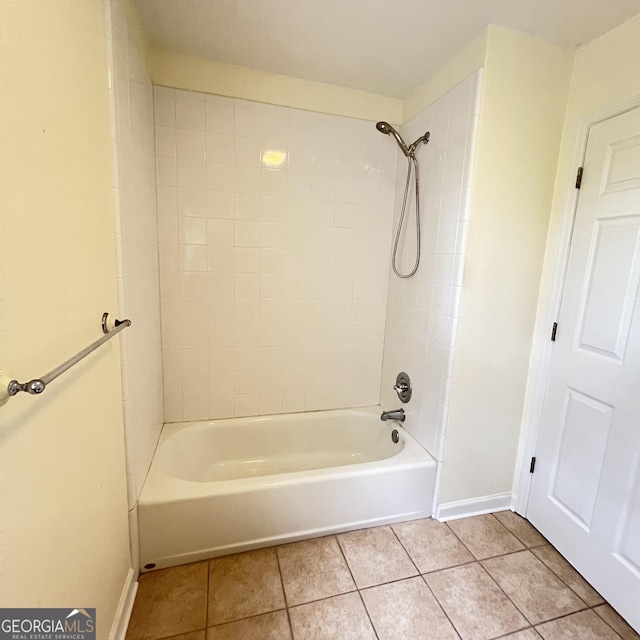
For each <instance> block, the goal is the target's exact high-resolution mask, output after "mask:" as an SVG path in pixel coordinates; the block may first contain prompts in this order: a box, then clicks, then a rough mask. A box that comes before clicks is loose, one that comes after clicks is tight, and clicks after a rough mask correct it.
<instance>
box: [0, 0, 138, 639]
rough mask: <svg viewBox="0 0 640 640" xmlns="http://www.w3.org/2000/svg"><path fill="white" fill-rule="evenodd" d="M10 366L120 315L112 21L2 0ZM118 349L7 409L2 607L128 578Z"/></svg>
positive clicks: (68, 603)
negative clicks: (108, 46)
mask: <svg viewBox="0 0 640 640" xmlns="http://www.w3.org/2000/svg"><path fill="white" fill-rule="evenodd" d="M0 8H1V12H2V13H1V15H0V22H1V23H2V30H3V33H2V50H1V60H0V68H2V76H1V83H2V86H1V87H0V96H1V100H2V103H1V111H0V117H1V138H0V148H1V149H2V157H1V165H0V175H1V176H2V185H1V190H0V193H1V196H0V228H1V229H2V233H1V234H0V260H1V265H0V299H1V301H2V302H1V305H0V367H1V368H2V369H3V370H5V371H6V372H7V373H9V374H10V375H11V376H13V377H16V378H18V379H19V380H20V381H23V380H29V379H30V378H31V377H33V376H37V375H42V374H44V373H45V372H46V371H48V370H49V369H51V368H53V367H54V366H56V365H58V364H59V363H60V362H62V361H63V360H65V359H66V358H67V357H69V356H71V355H72V354H74V353H75V352H76V351H79V350H80V349H81V348H82V347H84V346H85V345H86V344H88V343H89V342H91V341H92V340H94V339H96V338H97V337H99V335H100V326H99V324H100V316H101V314H102V312H103V311H112V312H113V313H116V312H117V309H116V287H115V284H116V274H115V258H114V246H113V245H114V243H113V221H112V204H111V189H110V168H109V116H108V98H107V89H108V87H107V73H106V56H105V41H104V35H105V25H104V9H103V5H102V3H101V2H100V1H98V0H59V1H57V2H55V3H48V2H41V1H40V0H20V2H11V1H9V0H2V2H1V4H0ZM117 342H118V338H115V339H114V340H113V341H112V342H110V343H108V344H107V345H105V346H103V347H101V349H100V351H98V352H96V353H95V354H93V355H92V356H90V357H88V358H87V359H86V360H85V361H84V362H83V363H82V364H80V365H78V366H77V367H76V368H74V369H73V370H72V371H69V372H68V373H66V374H65V375H64V377H61V378H59V379H57V380H55V381H54V382H53V383H52V384H51V386H50V387H49V388H48V389H47V390H46V391H45V392H44V394H43V396H42V397H30V396H27V395H26V394H19V396H17V397H15V398H12V399H10V401H9V402H8V404H6V405H5V406H3V407H1V408H0V470H1V471H0V473H1V479H0V480H1V482H0V513H1V518H0V563H1V567H0V575H1V576H2V583H1V585H0V604H1V606H13V607H33V606H45V607H75V606H83V607H96V608H97V615H98V637H99V638H106V637H107V636H108V635H109V632H110V628H111V624H112V622H113V618H114V615H115V612H116V608H117V606H118V603H119V599H120V597H121V593H122V590H123V587H124V585H125V580H126V579H127V575H128V571H129V541H128V535H127V498H126V488H125V468H124V451H123V446H124V442H123V426H122V397H121V390H120V369H119V366H120V358H119V350H118V345H117Z"/></svg>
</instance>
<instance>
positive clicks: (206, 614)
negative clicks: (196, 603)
mask: <svg viewBox="0 0 640 640" xmlns="http://www.w3.org/2000/svg"><path fill="white" fill-rule="evenodd" d="M210 581H211V560H208V561H207V590H206V592H205V596H206V600H205V603H204V624H205V629H208V628H209V582H210ZM208 635H209V632H208V631H206V630H205V634H204V637H205V640H207V636H208Z"/></svg>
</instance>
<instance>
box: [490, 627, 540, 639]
mask: <svg viewBox="0 0 640 640" xmlns="http://www.w3.org/2000/svg"><path fill="white" fill-rule="evenodd" d="M540 638H541V636H540V634H539V633H538V632H537V631H536V630H535V629H524V630H523V631H517V632H516V633H510V634H509V635H508V636H502V638H500V640H540Z"/></svg>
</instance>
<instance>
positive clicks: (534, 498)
mask: <svg viewBox="0 0 640 640" xmlns="http://www.w3.org/2000/svg"><path fill="white" fill-rule="evenodd" d="M639 284H640V109H634V110H633V111H630V112H627V113H625V114H622V115H620V116H617V117H615V118H611V119H610V120H606V121H604V122H601V123H598V124H597V125H594V126H593V127H592V128H591V129H590V132H589V139H588V144H587V151H586V156H585V163H584V173H583V181H582V188H581V191H580V195H579V199H578V207H577V210H576V219H575V225H574V231H573V235H572V240H571V250H570V253H569V260H568V264H567V273H566V278H565V286H564V293H563V300H562V304H561V308H560V313H559V317H558V330H557V334H556V336H557V337H556V342H555V343H554V348H553V349H554V350H553V354H552V357H551V362H550V367H549V374H548V382H547V390H546V394H545V399H544V405H543V411H542V418H541V423H540V430H539V436H538V444H537V449H536V459H537V462H536V471H535V474H534V475H533V478H532V483H531V491H530V497H529V505H528V509H527V517H528V518H529V519H530V520H531V522H532V523H533V524H534V525H535V526H536V527H538V529H540V531H541V532H542V533H543V534H544V535H545V536H546V537H547V538H548V539H549V540H550V541H551V543H552V544H554V545H555V546H556V547H557V548H558V549H559V550H560V551H561V552H562V553H563V555H565V556H566V557H567V558H568V560H569V561H570V562H571V563H572V564H573V565H574V566H575V567H576V568H577V569H578V571H580V572H581V573H582V574H583V575H584V576H585V577H586V578H587V579H588V580H589V581H590V582H591V583H592V584H593V585H594V587H595V588H596V589H598V590H599V591H600V592H601V593H602V595H603V596H604V597H605V598H606V599H607V600H608V601H609V602H610V603H611V604H612V606H614V608H616V609H617V610H618V611H619V612H620V613H621V614H622V615H623V616H624V617H625V618H626V619H627V620H628V621H629V622H630V624H631V625H632V626H634V627H635V628H636V629H638V630H640V480H639V478H638V474H639V472H640V303H639V296H638V289H639Z"/></svg>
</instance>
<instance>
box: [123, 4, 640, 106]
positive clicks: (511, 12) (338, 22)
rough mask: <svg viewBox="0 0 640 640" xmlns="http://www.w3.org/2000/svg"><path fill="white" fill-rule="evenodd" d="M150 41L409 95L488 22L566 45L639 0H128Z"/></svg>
mask: <svg viewBox="0 0 640 640" xmlns="http://www.w3.org/2000/svg"><path fill="white" fill-rule="evenodd" d="M134 4H135V5H136V6H137V7H138V9H139V11H140V14H141V16H142V19H143V24H144V27H145V30H146V33H147V36H148V39H149V41H150V43H151V44H152V45H153V46H154V47H158V48H161V49H168V50H171V51H176V52H180V53H185V54H190V55H193V56H198V57H201V58H205V59H208V60H215V61H218V62H226V63H230V64H234V65H241V66H245V67H251V68H253V69H260V70H262V71H268V72H272V73H280V74H284V75H288V76H293V77H296V78H304V79H307V80H315V81H319V82H325V83H329V84H335V85H339V86H343V87H351V88H354V89H362V90H364V91H371V92H373V93H378V94H381V95H385V96H392V97H396V98H405V97H407V96H408V95H409V94H410V93H411V92H412V91H413V90H414V89H415V88H417V87H418V86H419V85H420V84H422V83H423V82H424V81H425V80H426V79H427V78H428V77H429V76H430V75H431V74H432V73H433V72H435V71H436V70H437V69H439V68H440V67H441V66H442V65H443V64H444V63H445V62H446V61H447V60H449V59H450V58H451V57H453V56H454V55H455V54H456V53H457V52H458V51H459V50H460V49H461V48H462V47H463V46H464V45H465V44H467V43H468V42H469V41H470V40H471V39H472V38H473V37H474V36H475V35H476V34H477V33H479V32H480V31H481V30H482V29H483V28H484V27H485V26H486V25H487V24H497V25H500V26H504V27H508V28H512V29H517V30H520V31H525V32H527V33H530V34H532V35H534V36H537V37H540V38H543V39H545V40H550V41H552V42H557V43H558V44H562V45H567V46H576V45H579V44H581V43H585V42H589V41H590V40H593V39H594V38H596V37H598V36H599V35H601V34H603V33H605V32H606V31H609V30H610V29H612V28H613V27H615V26H617V25H618V24H621V23H622V22H624V21H625V20H627V19H628V18H630V17H632V16H634V15H635V14H636V13H638V11H639V10H640V4H639V0H446V1H443V0H134Z"/></svg>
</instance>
